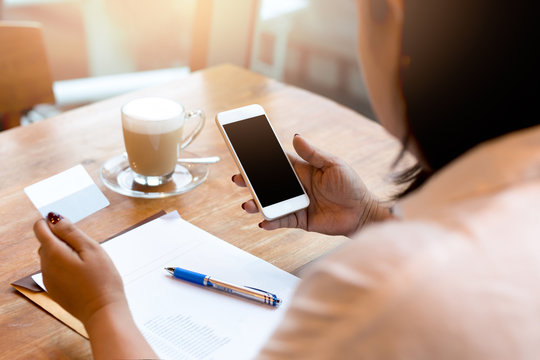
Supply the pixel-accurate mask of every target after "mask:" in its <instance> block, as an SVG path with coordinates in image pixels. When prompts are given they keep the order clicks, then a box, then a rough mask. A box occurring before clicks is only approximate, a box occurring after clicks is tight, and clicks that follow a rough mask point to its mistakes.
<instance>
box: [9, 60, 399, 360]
mask: <svg viewBox="0 0 540 360" xmlns="http://www.w3.org/2000/svg"><path fill="white" fill-rule="evenodd" d="M145 95H155V96H166V97H170V98H173V99H176V100H178V101H180V102H181V103H182V104H184V105H185V107H186V108H187V109H197V108H200V109H203V110H204V111H205V112H206V116H207V124H206V126H205V129H204V130H203V132H202V134H201V135H200V136H199V138H197V139H196V140H195V142H194V143H193V144H192V145H191V146H190V147H189V148H188V150H189V151H191V152H193V153H196V154H198V155H201V156H208V155H218V156H220V157H221V159H222V160H221V161H220V162H219V163H218V164H215V165H212V166H211V169H210V174H209V176H208V179H207V180H206V181H205V182H204V183H203V184H202V185H200V186H199V187H197V188H195V189H194V190H192V191H190V192H188V193H185V194H182V195H179V196H174V197H169V198H164V199H156V200H146V199H135V198H130V197H126V196H122V195H119V194H117V193H115V192H113V191H111V190H109V189H108V188H106V187H105V186H104V185H103V183H102V182H101V180H100V178H99V169H100V167H101V165H102V164H103V162H104V161H105V160H107V159H108V158H110V157H112V156H115V155H117V154H120V153H121V152H122V151H123V140H122V133H121V123H120V106H121V105H122V104H123V103H125V102H127V101H128V100H130V99H132V98H135V97H140V96H145ZM252 103H258V104H261V105H262V106H263V107H264V108H265V109H266V111H267V113H268V115H269V118H270V120H271V121H272V123H273V125H274V127H275V129H276V131H277V133H278V136H279V137H280V139H281V141H282V143H283V145H284V147H285V148H286V149H287V150H292V138H293V136H294V134H295V133H299V134H301V135H303V136H304V137H305V138H306V139H308V140H309V141H311V142H312V143H313V144H315V145H316V146H319V147H320V148H323V149H325V150H327V151H330V152H333V153H334V154H336V155H338V156H340V157H342V158H343V159H345V160H346V161H347V162H348V163H349V164H351V165H352V166H353V167H354V168H355V169H356V171H357V172H358V173H359V174H360V175H361V176H362V178H363V179H364V181H365V183H366V184H367V186H368V187H369V189H371V191H373V192H374V193H375V194H377V195H379V196H381V197H385V196H388V195H389V194H391V192H392V191H394V190H395V188H394V186H393V185H392V184H391V182H390V180H389V177H388V174H389V173H390V164H391V163H392V161H393V160H394V159H395V156H396V154H397V152H398V151H399V145H398V144H397V142H396V141H395V140H393V139H392V138H390V136H389V135H388V134H387V133H386V132H385V131H384V130H383V129H382V128H381V127H380V126H379V125H378V124H376V123H375V122H373V121H370V120H368V119H366V118H364V117H362V116H361V115H359V114H357V113H355V112H353V111H351V110H349V109H347V108H345V107H343V106H341V105H338V104H336V103H335V102H333V101H330V100H328V99H325V98H323V97H320V96H318V95H315V94H312V93H309V92H307V91H305V90H301V89H298V88H295V87H291V86H288V85H285V84H282V83H279V82H277V81H274V80H271V79H268V78H265V77H263V76H260V75H257V74H254V73H252V72H249V71H247V70H244V69H241V68H238V67H235V66H232V65H221V66H217V67H213V68H209V69H207V70H204V71H200V72H196V73H193V74H192V75H190V76H189V77H187V78H185V79H182V80H178V81H175V82H172V83H170V84H166V85H161V86H158V87H153V88H148V89H144V90H139V91H136V92H133V93H129V94H126V95H122V96H119V97H115V98H113V99H109V100H106V101H101V102H99V103H95V104H92V105H89V106H85V107H82V108H79V109H75V110H72V111H69V112H66V113H63V114H61V115H60V116H57V117H55V118H51V119H47V120H44V121H42V122H39V123H37V124H33V125H30V126H28V127H19V128H15V129H11V130H8V131H4V132H2V133H0V358H5V359H15V358H32V359H38V358H55V359H63V358H70V359H71V358H89V357H90V356H91V352H90V346H89V343H88V341H87V340H86V339H84V338H83V337H81V336H80V335H78V334H77V333H75V332H74V331H73V330H71V329H69V328H68V327H67V326H65V325H63V324H62V323H60V322H59V321H58V320H56V319H55V318H53V317H52V316H51V315H49V314H48V313H46V312H45V311H43V310H41V309H40V308H39V307H37V306H36V305H34V304H33V303H31V302H30V301H28V300H27V299H26V298H25V297H23V296H21V295H20V294H19V293H17V292H16V291H15V290H14V289H12V288H11V287H10V285H9V284H10V283H11V282H13V281H15V280H17V279H19V278H21V277H23V276H26V275H28V274H30V273H32V272H34V271H37V270H39V258H38V255H37V249H38V242H37V240H36V239H35V238H34V235H33V232H32V225H33V223H34V222H35V221H36V220H37V219H38V218H39V216H40V215H39V213H38V212H37V210H36V209H35V208H34V207H33V205H32V203H31V202H30V200H29V199H28V198H27V197H26V195H25V194H24V192H23V189H24V188H25V187H26V186H28V185H31V184H33V183H35V182H37V181H39V180H42V179H44V178H47V177H49V176H51V175H54V174H56V173H58V172H61V171H63V170H66V169H68V168H70V167H72V166H75V165H77V164H83V165H84V167H85V168H86V170H87V171H88V172H89V173H90V175H91V177H92V178H93V179H94V181H95V182H96V184H98V186H99V188H100V189H101V190H102V191H103V192H104V194H105V196H106V197H107V198H108V199H109V201H110V202H111V204H110V205H109V206H108V207H106V208H105V209H103V210H101V211H99V212H97V213H95V214H93V215H91V216H90V217H88V218H86V219H84V220H82V221H80V222H79V226H80V227H81V228H82V229H84V230H85V231H86V232H87V233H89V234H90V235H91V236H93V237H95V238H96V239H98V240H100V241H102V240H104V239H105V238H107V237H108V236H110V235H112V234H115V233H117V232H119V231H121V230H122V229H124V228H126V227H129V226H130V225H132V224H134V223H136V222H138V221H140V220H142V219H144V218H146V217H147V216H149V215H151V214H154V213H156V212H158V211H159V210H161V209H163V210H165V211H167V212H168V211H172V210H178V212H179V213H180V214H181V215H182V217H183V218H184V219H186V220H188V221H190V222H191V223H193V224H195V225H197V226H199V227H201V228H202V229H204V230H206V231H208V232H210V233H212V234H214V235H216V236H218V237H219V238H221V239H223V240H225V241H228V242H230V243H231V244H234V245H235V246H237V247H239V248H241V249H244V250H246V251H248V252H250V253H252V254H254V255H256V256H258V257H260V258H263V259H264V260H266V261H269V262H270V263H272V264H274V265H276V266H278V267H280V268H282V269H284V270H286V271H289V272H293V273H294V272H295V271H296V270H297V269H299V268H300V267H302V266H303V265H305V264H306V263H308V262H310V261H312V260H314V259H316V258H318V257H320V256H322V255H323V254H325V253H327V252H328V251H330V250H332V249H334V248H335V247H337V246H338V245H340V244H342V243H343V242H345V241H347V239H346V238H344V237H340V236H334V237H330V236H323V235H320V234H315V233H308V232H304V231H301V230H296V229H286V230H285V229H282V230H276V231H271V232H268V231H264V230H261V229H259V228H258V226H257V223H258V222H259V221H261V217H260V216H259V215H258V214H257V215H248V214H245V213H244V211H243V210H242V209H241V207H240V206H241V204H242V202H243V201H245V200H247V199H249V197H250V196H249V192H248V190H246V189H241V188H238V187H236V186H235V185H234V184H233V183H232V182H231V176H232V174H234V173H236V172H237V169H236V166H235V164H234V162H233V160H232V158H231V156H230V155H229V152H228V150H227V148H226V146H225V144H224V142H223V140H222V138H221V135H220V134H219V132H218V129H217V127H216V125H215V123H214V118H215V116H216V113H217V112H219V111H223V110H227V109H231V108H235V107H239V106H243V105H248V104H252Z"/></svg>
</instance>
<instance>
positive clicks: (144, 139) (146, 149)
mask: <svg viewBox="0 0 540 360" xmlns="http://www.w3.org/2000/svg"><path fill="white" fill-rule="evenodd" d="M183 125H184V108H183V107H182V105H180V104H178V103H177V102H175V101H173V100H169V99H165V98H142V99H135V100H133V101H131V102H129V103H128V104H126V105H125V106H124V107H123V108H122V128H123V132H124V143H125V146H126V152H127V154H128V160H129V166H130V167H131V169H132V170H133V171H134V172H136V173H137V174H140V175H144V176H167V175H169V174H171V173H172V172H173V171H174V168H175V166H176V161H177V158H178V156H179V153H180V144H181V142H182V126H183Z"/></svg>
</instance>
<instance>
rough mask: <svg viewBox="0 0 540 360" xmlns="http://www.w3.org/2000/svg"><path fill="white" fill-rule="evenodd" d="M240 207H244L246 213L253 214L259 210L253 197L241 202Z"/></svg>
mask: <svg viewBox="0 0 540 360" xmlns="http://www.w3.org/2000/svg"><path fill="white" fill-rule="evenodd" d="M242 209H244V210H245V211H246V212H247V213H250V214H255V213H258V212H259V208H257V205H256V204H255V201H253V199H251V200H248V201H246V202H245V203H242Z"/></svg>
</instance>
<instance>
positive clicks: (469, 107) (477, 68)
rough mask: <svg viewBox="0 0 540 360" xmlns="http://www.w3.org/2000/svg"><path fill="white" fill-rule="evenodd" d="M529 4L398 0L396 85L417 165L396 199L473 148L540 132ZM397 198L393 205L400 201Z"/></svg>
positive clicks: (403, 177) (403, 178)
mask: <svg viewBox="0 0 540 360" xmlns="http://www.w3.org/2000/svg"><path fill="white" fill-rule="evenodd" d="M537 7H538V6H537V5H536V2H535V1H525V0H500V1H493V0H406V1H404V8H405V16H404V26H403V39H402V56H404V57H407V58H408V59H410V61H408V64H407V65H406V66H404V67H402V68H401V70H400V77H401V84H402V91H403V97H404V100H405V104H406V125H407V130H408V133H407V139H405V142H407V141H411V140H413V141H414V142H415V143H416V145H417V147H418V150H419V152H420V156H421V158H422V159H421V161H420V162H419V164H417V165H415V166H414V167H412V168H410V169H408V170H406V171H405V172H403V173H401V174H400V175H399V176H398V182H401V183H405V182H410V185H409V187H408V188H407V189H406V190H405V191H404V192H403V193H402V194H400V196H403V195H405V194H407V193H409V192H411V191H412V190H414V189H416V188H418V187H419V186H421V185H422V183H423V182H424V181H425V180H427V179H428V178H429V177H430V176H431V175H432V174H433V173H434V172H436V171H438V170H439V169H441V168H442V167H444V166H445V165H447V164H448V163H449V162H451V161H452V160H454V159H455V158H457V157H458V156H460V155H461V154H463V153H464V152H466V151H467V150H469V149H470V148H472V147H474V146H475V145H477V144H479V143H482V142H484V141H487V140H489V139H493V138H496V137H498V136H501V135H503V134H506V133H509V132H512V131H516V130H519V129H524V128H527V127H530V126H534V125H537V124H540V121H539V115H538V109H537V106H536V104H537V103H539V98H538V95H539V91H538V89H539V87H540V82H539V76H538V75H539V70H538V69H539V66H540V62H539V57H538V54H539V53H540V51H539V49H538V46H540V44H539V42H538V37H537V35H536V34H537V33H538V32H539V31H538V30H540V29H538V28H539V27H540V26H539V25H538V24H539V23H540V22H539V21H538V18H537V16H538V15H537V14H538V12H537V9H533V8H537ZM400 196H398V197H400Z"/></svg>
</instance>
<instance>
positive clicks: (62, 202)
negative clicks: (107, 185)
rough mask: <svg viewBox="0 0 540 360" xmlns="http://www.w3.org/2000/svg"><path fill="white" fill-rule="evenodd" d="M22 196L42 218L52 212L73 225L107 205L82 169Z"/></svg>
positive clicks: (38, 185) (40, 184)
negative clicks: (26, 197) (24, 196)
mask: <svg viewBox="0 0 540 360" xmlns="http://www.w3.org/2000/svg"><path fill="white" fill-rule="evenodd" d="M24 192H25V193H26V195H27V196H28V198H30V201H32V203H33V204H34V206H35V207H36V208H37V209H38V211H39V213H40V214H41V216H43V217H46V216H47V214H48V213H49V212H51V211H52V212H55V213H58V214H60V215H62V216H63V217H65V218H68V219H69V220H71V221H72V222H77V221H79V220H81V219H84V218H85V217H87V216H88V215H90V214H93V213H95V212H96V211H98V210H101V209H103V208H104V207H106V206H108V205H109V204H110V203H109V200H107V198H106V197H105V195H103V193H102V192H101V191H100V190H99V188H98V187H97V185H96V184H95V183H94V181H93V180H92V178H91V177H90V175H89V174H88V172H86V170H85V168H84V167H83V166H82V165H77V166H75V167H72V168H71V169H68V170H66V171H63V172H61V173H59V174H56V175H54V176H51V177H50V178H47V179H45V180H42V181H40V182H38V183H35V184H33V185H30V186H28V187H26V188H25V189H24Z"/></svg>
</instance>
